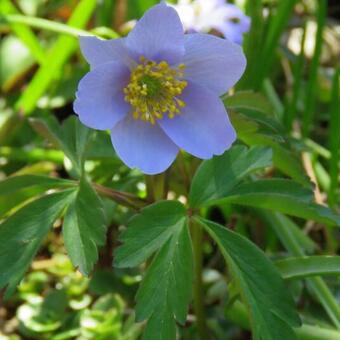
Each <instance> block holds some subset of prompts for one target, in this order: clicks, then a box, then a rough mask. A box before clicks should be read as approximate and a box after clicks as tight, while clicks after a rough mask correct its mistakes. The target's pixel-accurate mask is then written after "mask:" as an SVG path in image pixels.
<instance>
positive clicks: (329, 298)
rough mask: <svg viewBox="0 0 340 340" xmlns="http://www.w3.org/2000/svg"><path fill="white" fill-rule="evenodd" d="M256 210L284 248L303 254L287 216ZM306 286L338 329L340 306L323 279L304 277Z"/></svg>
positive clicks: (295, 253)
mask: <svg viewBox="0 0 340 340" xmlns="http://www.w3.org/2000/svg"><path fill="white" fill-rule="evenodd" d="M257 211H258V214H259V215H260V216H262V217H263V218H264V219H265V220H266V221H267V222H268V224H269V225H270V226H271V227H272V228H273V229H274V231H275V232H276V234H277V235H278V237H279V239H280V240H281V242H282V244H284V246H285V248H286V249H287V250H288V251H289V252H290V253H291V254H293V255H294V256H305V252H304V249H303V246H302V245H301V244H299V241H298V239H296V238H294V236H293V234H292V233H291V232H290V230H289V229H290V228H289V227H288V226H287V225H285V223H284V220H283V219H287V221H289V223H293V222H292V221H290V220H289V219H288V218H287V217H285V216H284V215H282V214H279V213H271V212H267V211H259V210H257ZM306 282H307V284H308V286H309V287H310V288H311V290H313V292H314V294H315V295H316V296H317V298H318V300H319V301H320V303H321V304H322V306H323V307H324V309H325V311H326V312H327V314H328V316H329V318H330V319H331V320H332V322H333V324H334V325H335V326H336V327H337V328H338V329H340V306H339V305H338V302H337V301H336V299H335V298H334V296H333V294H332V293H331V291H330V290H329V288H328V286H327V285H326V283H325V281H324V280H323V279H322V278H320V277H313V278H309V279H306Z"/></svg>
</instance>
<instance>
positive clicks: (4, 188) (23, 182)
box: [0, 175, 75, 216]
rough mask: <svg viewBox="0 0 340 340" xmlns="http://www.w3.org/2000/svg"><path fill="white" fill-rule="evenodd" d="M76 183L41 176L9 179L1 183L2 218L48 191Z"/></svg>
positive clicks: (0, 209) (0, 208) (0, 213)
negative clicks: (20, 205)
mask: <svg viewBox="0 0 340 340" xmlns="http://www.w3.org/2000/svg"><path fill="white" fill-rule="evenodd" d="M74 183H75V182H72V181H69V180H65V179H60V178H56V177H48V176H41V175H23V176H13V177H8V178H6V179H5V180H3V181H1V182H0V216H1V215H3V214H5V213H7V212H8V211H9V210H11V209H12V208H14V207H16V206H17V205H19V204H21V203H23V202H25V201H26V200H28V199H32V198H33V197H34V196H36V195H40V194H42V193H44V192H45V191H46V190H48V189H56V188H59V189H62V188H68V187H72V186H73V185H74Z"/></svg>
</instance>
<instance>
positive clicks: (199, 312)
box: [190, 219, 208, 340]
mask: <svg viewBox="0 0 340 340" xmlns="http://www.w3.org/2000/svg"><path fill="white" fill-rule="evenodd" d="M190 223H191V233H192V243H193V252H194V277H195V278H194V287H193V292H194V310H195V315H196V323H197V330H198V334H199V338H200V339H201V340H206V339H208V332H207V325H206V317H205V310H204V289H203V281H202V269H203V263H202V262H203V247H202V246H203V228H202V226H201V225H200V224H199V223H197V222H195V221H194V219H191V221H190Z"/></svg>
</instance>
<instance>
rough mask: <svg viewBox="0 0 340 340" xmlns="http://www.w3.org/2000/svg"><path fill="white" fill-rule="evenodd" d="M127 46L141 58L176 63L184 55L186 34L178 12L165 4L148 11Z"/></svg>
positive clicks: (127, 39)
mask: <svg viewBox="0 0 340 340" xmlns="http://www.w3.org/2000/svg"><path fill="white" fill-rule="evenodd" d="M126 46H127V47H128V48H129V50H130V51H132V52H133V53H134V55H135V58H137V59H138V58H139V57H140V56H141V55H143V56H144V57H145V58H147V59H152V60H154V61H161V60H166V61H168V62H169V63H171V64H172V63H176V62H178V61H179V60H180V58H181V57H182V56H183V53H184V32H183V26H182V23H181V20H180V19H179V16H178V14H177V12H176V11H175V10H174V9H173V8H172V7H170V6H167V5H166V4H165V3H161V4H159V5H156V6H154V7H152V8H151V9H150V10H148V11H147V12H146V13H145V14H144V16H143V17H142V18H141V19H140V20H139V21H138V22H137V25H136V26H135V28H134V29H133V30H132V31H131V32H130V34H129V35H128V37H127V38H126Z"/></svg>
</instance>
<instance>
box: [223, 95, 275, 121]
mask: <svg viewBox="0 0 340 340" xmlns="http://www.w3.org/2000/svg"><path fill="white" fill-rule="evenodd" d="M222 100H223V102H224V105H225V106H226V108H227V110H228V109H242V108H243V109H250V110H255V111H259V112H262V113H265V114H267V115H270V116H273V113H274V108H273V106H272V105H271V103H270V102H269V101H268V99H267V98H266V97H265V96H264V95H263V94H262V93H258V92H253V91H239V92H236V93H234V94H233V95H231V96H223V97H222Z"/></svg>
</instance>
